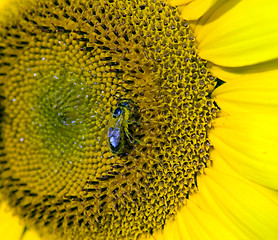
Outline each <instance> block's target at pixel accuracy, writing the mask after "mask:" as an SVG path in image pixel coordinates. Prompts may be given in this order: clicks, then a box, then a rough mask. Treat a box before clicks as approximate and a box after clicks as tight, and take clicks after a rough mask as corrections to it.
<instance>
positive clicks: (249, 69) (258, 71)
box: [210, 59, 278, 82]
mask: <svg viewBox="0 0 278 240" xmlns="http://www.w3.org/2000/svg"><path fill="white" fill-rule="evenodd" d="M210 72H211V73H212V75H213V76H215V77H218V78H219V79H222V80H224V81H225V82H229V81H231V80H234V79H237V78H240V81H246V79H250V80H252V81H255V80H256V81H261V80H262V79H268V78H272V79H277V78H278V59H275V60H272V61H267V62H264V63H260V64H255V65H251V66H246V67H222V66H218V65H212V66H211V67H210Z"/></svg>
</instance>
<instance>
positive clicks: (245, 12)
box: [196, 0, 278, 67]
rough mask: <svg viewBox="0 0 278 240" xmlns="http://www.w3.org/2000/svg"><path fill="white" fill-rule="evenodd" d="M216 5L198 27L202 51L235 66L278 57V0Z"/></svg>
mask: <svg viewBox="0 0 278 240" xmlns="http://www.w3.org/2000/svg"><path fill="white" fill-rule="evenodd" d="M223 2H224V4H222V5H221V4H218V6H217V7H213V8H212V10H211V11H209V12H208V13H207V14H206V15H205V16H204V17H202V18H201V19H200V22H199V24H198V27H197V28H196V38H197V40H198V42H199V54H200V56H201V57H202V58H204V59H206V60H209V61H211V62H213V63H215V64H217V65H221V66H228V67H235V66H246V65H251V64H256V63H260V62H263V61H268V60H271V59H275V58H277V57H278V24H277V22H278V14H277V12H278V1H276V0H266V1H264V2H262V1H261V0H242V1H238V0H231V1H223Z"/></svg>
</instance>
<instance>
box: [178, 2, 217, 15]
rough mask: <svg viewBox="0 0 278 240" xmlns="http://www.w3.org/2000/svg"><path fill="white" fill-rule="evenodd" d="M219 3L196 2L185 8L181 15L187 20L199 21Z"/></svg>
mask: <svg viewBox="0 0 278 240" xmlns="http://www.w3.org/2000/svg"><path fill="white" fill-rule="evenodd" d="M217 1H218V0H194V1H192V2H191V3H189V4H187V5H186V6H184V7H183V9H182V12H181V15H182V17H183V18H184V19H186V20H197V19H199V18H200V17H201V16H202V15H204V14H205V13H206V12H207V11H208V9H209V8H211V7H212V6H213V5H214V4H215V3H216V2H217ZM173 2H174V1H173Z"/></svg>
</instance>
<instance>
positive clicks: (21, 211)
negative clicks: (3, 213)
mask: <svg viewBox="0 0 278 240" xmlns="http://www.w3.org/2000/svg"><path fill="white" fill-rule="evenodd" d="M17 4H18V6H17V9H18V10H17V12H16V13H15V11H12V12H11V14H10V16H9V17H8V18H7V20H5V21H4V20H2V23H1V24H0V58H1V65H0V95H1V96H0V107H1V115H0V116H1V123H0V127H1V138H0V187H1V192H2V195H3V196H4V197H3V198H4V199H5V200H7V201H8V202H9V204H10V205H11V206H12V207H13V208H14V210H15V212H16V213H17V214H18V215H19V216H21V218H22V219H24V221H25V222H26V225H27V227H28V228H35V229H37V230H38V231H39V233H40V234H41V235H43V236H50V237H51V236H55V239H61V240H62V239H85V240H86V239H98V240H106V239H107V240H109V239H134V238H136V237H137V236H140V235H144V234H147V235H148V234H152V233H153V232H154V231H155V230H158V229H163V227H164V226H165V224H166V222H167V220H169V219H171V218H174V217H175V214H176V213H177V211H178V209H179V208H180V207H182V206H183V205H184V204H185V203H186V199H188V198H190V196H191V195H192V194H197V193H196V192H197V189H198V176H199V175H201V174H202V173H203V172H204V169H205V168H206V167H209V166H210V165H211V160H210V149H211V148H212V146H211V145H210V143H209V140H208V130H209V129H210V128H211V122H212V120H213V119H214V118H216V114H217V111H218V108H217V105H216V104H215V103H214V101H213V100H212V99H211V97H210V96H211V92H212V91H213V89H214V88H215V87H216V83H217V81H216V79H215V78H214V77H213V76H212V75H211V74H210V72H209V68H208V66H207V62H206V61H205V60H203V59H201V58H200V57H199V56H198V49H197V43H196V42H195V38H194V32H192V30H191V29H190V26H189V23H188V22H187V21H185V20H183V19H181V18H180V16H179V13H178V11H177V9H176V8H174V7H171V6H168V5H167V4H165V3H164V2H161V1H148V0H146V1H144V0H136V1H135V0H131V1H130V0H94V1H90V0H75V1H72V0H52V1H51V0H46V1H33V2H32V3H30V4H28V6H27V5H26V4H25V5H24V4H22V3H19V2H18V3H17ZM123 101H126V102H132V107H131V108H128V110H125V109H124V108H123V110H125V111H123V110H122V112H123V113H124V112H125V113H128V114H129V115H128V117H123V118H122V119H124V121H121V122H119V121H116V120H117V119H116V120H115V119H114V120H113V113H114V111H115V109H117V106H119V104H120V103H121V102H123ZM123 113H122V114H123ZM116 124H119V125H118V126H119V127H118V132H117V134H121V135H120V136H121V140H122V142H121V144H122V146H123V148H122V149H121V152H120V153H119V154H117V153H115V151H111V148H110V147H109V144H108V143H109V135H108V131H109V129H113V128H116ZM111 126H112V128H111ZM113 137H114V136H113ZM117 137H118V136H117ZM133 139H134V141H132V140H133ZM110 140H111V139H110Z"/></svg>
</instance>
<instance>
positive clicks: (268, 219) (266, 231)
mask: <svg viewBox="0 0 278 240" xmlns="http://www.w3.org/2000/svg"><path fill="white" fill-rule="evenodd" d="M215 149H216V148H215ZM222 151H223V149H216V150H215V151H213V152H212V156H211V157H212V159H213V162H214V164H213V167H212V168H208V169H207V170H206V176H204V177H202V176H201V177H200V180H199V192H198V194H196V198H194V197H193V198H192V201H194V202H195V204H198V207H199V208H200V209H202V210H203V211H205V212H207V214H209V215H212V216H214V217H215V218H216V219H218V221H219V222H220V226H221V225H224V226H226V227H227V228H228V229H229V230H230V232H231V233H233V234H234V235H235V236H236V237H237V239H273V240H274V239H278V238H277V237H278V228H277V226H276V225H277V224H276V221H277V217H278V205H277V204H278V195H277V194H278V193H277V191H272V190H269V189H267V188H264V187H262V186H260V185H258V184H256V183H253V182H251V181H249V180H247V179H246V178H245V177H242V176H240V175H239V174H238V173H237V172H236V171H234V170H233V169H232V168H231V167H230V165H229V162H230V161H232V160H233V159H228V160H227V161H228V162H227V161H225V160H224V159H223V158H222V157H221V156H220V153H221V154H222ZM197 214H198V212H196V215H197ZM208 225H209V226H210V227H211V228H213V229H214V230H215V231H218V228H219V227H218V224H217V225H216V224H215V223H214V222H212V221H208ZM212 239H213V238H212ZM223 239H229V238H223Z"/></svg>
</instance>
